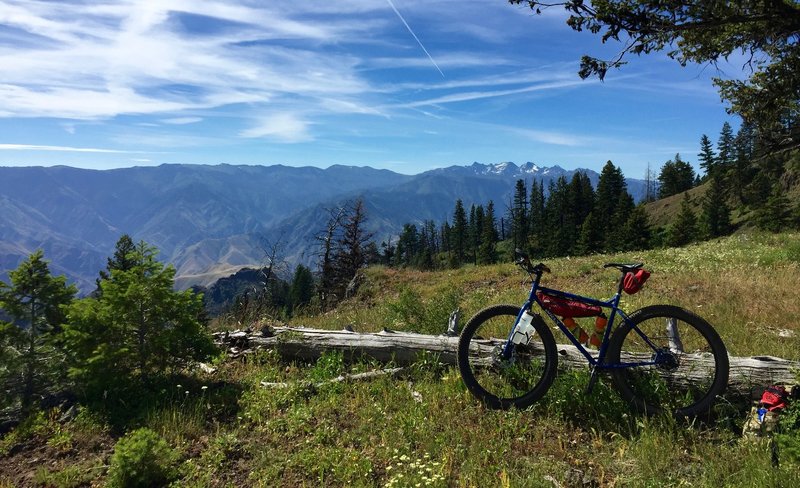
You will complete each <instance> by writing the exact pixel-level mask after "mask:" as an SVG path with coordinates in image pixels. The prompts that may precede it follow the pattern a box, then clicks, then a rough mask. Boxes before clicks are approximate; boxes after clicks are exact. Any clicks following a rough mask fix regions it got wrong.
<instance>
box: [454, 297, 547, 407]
mask: <svg viewBox="0 0 800 488" xmlns="http://www.w3.org/2000/svg"><path fill="white" fill-rule="evenodd" d="M518 312H519V307H515V306H514V305H495V306H492V307H489V308H485V309H483V310H481V311H480V312H478V313H477V314H475V315H474V316H473V317H472V318H471V319H470V320H469V322H467V324H466V325H465V326H464V330H463V331H462V332H461V337H460V338H459V341H458V369H459V371H460V372H461V377H462V378H463V379H464V384H465V385H466V387H467V389H469V391H470V392H472V394H473V395H475V396H476V397H477V398H479V399H480V400H481V401H482V402H483V403H484V404H485V405H487V406H488V407H490V408H497V409H507V408H509V407H516V408H525V407H528V406H530V405H531V404H532V403H534V402H536V401H537V400H539V399H540V398H542V396H544V394H545V393H546V392H547V389H548V388H550V385H551V384H552V383H553V378H554V377H555V375H556V366H557V364H558V353H557V351H556V342H555V340H554V339H553V333H552V332H550V329H549V328H548V327H547V325H546V324H545V323H544V321H543V320H542V318H541V317H539V316H535V317H534V321H533V325H534V328H535V329H536V334H534V336H533V338H532V339H531V341H530V342H529V343H528V344H527V345H517V346H515V347H514V350H513V352H512V355H511V358H509V359H508V360H503V359H500V357H499V352H500V350H501V348H502V347H503V344H504V343H505V341H506V339H507V337H508V333H509V332H510V331H511V327H513V326H514V321H515V320H516V318H517V313H518ZM470 352H471V353H472V354H470Z"/></svg>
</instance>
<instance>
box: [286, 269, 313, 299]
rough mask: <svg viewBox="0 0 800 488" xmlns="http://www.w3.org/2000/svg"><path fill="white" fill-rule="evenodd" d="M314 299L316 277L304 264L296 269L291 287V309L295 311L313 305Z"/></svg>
mask: <svg viewBox="0 0 800 488" xmlns="http://www.w3.org/2000/svg"><path fill="white" fill-rule="evenodd" d="M313 297H314V275H313V274H312V273H311V270H310V269H309V268H307V267H306V266H303V265H302V264H298V265H297V267H296V268H295V269H294V276H293V277H292V284H291V285H290V287H289V309H290V311H295V310H297V309H298V308H301V307H304V306H306V305H308V304H309V303H311V299H312V298H313Z"/></svg>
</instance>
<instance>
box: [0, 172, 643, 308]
mask: <svg viewBox="0 0 800 488" xmlns="http://www.w3.org/2000/svg"><path fill="white" fill-rule="evenodd" d="M577 171H584V172H586V173H587V175H588V176H589V178H590V180H591V181H592V183H593V184H594V185H596V184H597V180H598V178H599V175H598V173H597V172H595V171H592V170H577V169H576V170H566V169H563V168H561V167H559V166H550V167H546V166H539V165H537V164H534V163H532V162H527V163H524V164H522V165H516V164H514V163H513V162H501V163H495V164H482V163H477V162H476V163H473V164H471V165H468V166H450V167H447V168H439V169H434V170H430V171H426V172H424V173H421V174H418V175H413V176H408V175H402V174H398V173H394V172H392V171H389V170H378V169H374V168H370V167H355V166H344V165H336V166H331V167H329V168H326V169H320V168H315V167H300V168H296V167H289V166H282V165H273V166H238V165H228V164H220V165H215V166H205V165H175V164H173V165H162V166H157V167H134V168H125V169H115V170H104V171H98V170H86V169H77V168H71V167H68V166H54V167H23V168H16V167H0V279H3V280H5V279H6V273H7V272H8V271H9V270H11V269H14V268H16V267H17V266H18V264H19V262H20V261H21V260H22V259H23V258H24V257H25V256H27V255H28V254H29V253H31V252H33V251H34V250H36V249H38V248H41V249H43V250H44V252H45V256H46V258H47V259H49V260H50V261H51V268H52V270H53V271H54V272H55V273H58V274H62V273H63V274H66V275H67V276H68V277H69V278H70V280H72V281H73V282H75V283H76V284H77V285H78V286H79V288H80V289H81V291H82V292H84V293H86V292H89V291H91V290H92V289H93V288H94V280H95V277H96V276H97V273H98V271H99V270H100V269H102V268H103V267H104V266H105V260H106V257H107V256H109V255H111V254H112V253H113V249H114V244H115V243H116V240H117V239H118V238H119V236H120V235H122V234H123V233H127V234H130V235H131V236H132V237H133V238H134V239H136V240H139V239H143V240H145V241H147V242H149V243H150V244H152V245H155V246H157V247H158V248H159V250H160V251H161V255H160V257H161V259H162V260H164V261H166V262H170V263H173V264H174V265H175V267H176V270H177V284H178V286H180V287H182V288H185V287H188V286H191V285H193V284H203V285H207V284H210V283H213V282H214V281H215V280H216V279H218V278H219V277H222V276H227V275H229V274H231V272H232V271H235V270H237V269H240V268H242V267H247V266H250V267H258V266H260V264H261V262H262V261H263V256H264V253H263V243H264V240H265V239H266V240H271V241H275V240H277V239H279V238H280V239H282V240H283V241H284V242H285V243H286V250H287V252H286V254H287V259H288V261H289V262H290V264H295V263H299V262H303V263H306V264H311V263H312V262H313V254H314V253H313V250H314V246H315V242H316V241H315V240H314V238H313V237H314V235H315V234H316V233H317V232H319V231H320V230H321V229H322V227H323V226H324V223H325V220H326V219H327V212H326V211H325V209H326V208H331V207H333V206H335V205H337V204H341V203H342V202H344V201H346V200H349V199H353V198H357V197H363V198H364V200H365V203H366V209H367V212H368V219H369V220H368V226H369V227H370V230H371V231H373V232H375V235H376V239H378V240H380V239H385V238H387V237H388V236H390V235H392V234H396V233H398V232H399V230H400V229H401V228H402V225H403V224H404V223H407V222H415V223H418V222H422V221H423V220H426V219H433V220H436V221H437V222H440V221H442V220H444V219H449V218H450V217H451V215H450V214H451V213H452V209H453V206H454V203H455V200H456V199H458V198H460V199H461V200H462V201H463V202H464V204H465V205H471V204H484V203H486V202H488V201H489V200H493V201H494V202H495V203H496V205H498V208H504V204H505V202H507V201H508V200H509V199H510V197H511V193H512V191H513V188H514V185H515V183H516V180H517V179H519V178H523V179H525V180H526V182H527V184H528V185H530V183H531V181H532V180H533V178H536V179H537V180H538V179H541V181H542V182H543V183H544V184H545V185H548V184H549V183H550V182H551V181H555V179H557V178H558V177H560V176H564V177H566V178H568V179H569V178H571V177H572V175H573V174H574V173H575V172H577ZM628 187H629V191H630V192H631V194H633V196H634V198H636V199H637V200H638V199H640V198H641V196H642V194H643V189H644V183H643V182H641V181H639V180H633V179H628ZM545 188H546V186H545Z"/></svg>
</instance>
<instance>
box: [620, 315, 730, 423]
mask: <svg viewBox="0 0 800 488" xmlns="http://www.w3.org/2000/svg"><path fill="white" fill-rule="evenodd" d="M633 325H635V327H633ZM636 329H638V330H640V331H641V332H642V333H643V334H644V335H645V336H646V337H647V339H644V338H643V337H642V335H640V334H639V333H638V332H637V330H636ZM609 361H610V362H612V363H613V362H625V363H632V362H649V361H656V362H657V363H658V364H656V365H650V366H641V367H631V368H624V369H616V370H613V374H612V377H613V379H614V383H615V385H616V387H617V389H618V390H619V392H620V393H621V394H622V396H623V397H624V398H625V399H626V400H628V401H629V402H630V403H631V404H632V405H633V406H634V408H635V409H636V410H638V411H640V412H643V413H647V414H656V413H659V412H669V413H671V414H673V415H675V416H676V417H679V418H680V417H694V416H699V415H706V414H708V413H710V410H711V406H712V405H713V403H714V401H715V400H716V397H717V396H718V395H721V394H722V393H723V391H724V390H725V386H726V384H727V380H728V355H727V351H726V350H725V346H724V344H723V343H722V340H721V339H720V338H719V335H718V334H717V333H716V331H714V329H713V328H712V327H711V326H710V325H709V324H708V323H707V322H706V321H705V320H703V319H702V318H700V317H698V316H697V315H694V314H692V313H691V312H688V311H686V310H683V309H680V308H678V307H671V306H653V307H647V308H645V309H642V310H640V311H638V312H636V313H634V314H632V315H631V317H630V323H628V324H625V325H623V326H621V327H620V328H619V329H618V330H617V331H616V332H615V334H614V337H613V338H612V341H611V344H610V349H609Z"/></svg>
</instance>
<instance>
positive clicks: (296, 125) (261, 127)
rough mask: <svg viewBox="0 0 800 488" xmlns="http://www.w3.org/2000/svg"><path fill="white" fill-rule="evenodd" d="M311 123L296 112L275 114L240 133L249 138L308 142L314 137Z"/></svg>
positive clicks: (284, 141)
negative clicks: (310, 130) (310, 128)
mask: <svg viewBox="0 0 800 488" xmlns="http://www.w3.org/2000/svg"><path fill="white" fill-rule="evenodd" d="M309 127H310V124H309V123H308V122H307V121H305V120H303V119H302V118H301V117H299V116H298V115H296V114H292V113H283V114H275V115H272V116H270V117H266V118H264V119H261V120H260V121H259V122H258V123H257V124H256V125H254V126H253V127H251V128H249V129H247V130H244V131H242V132H241V133H240V135H241V136H242V137H247V138H266V139H270V140H274V141H277V142H283V143H296V142H306V141H310V140H312V139H313V137H312V136H311V134H310V132H309Z"/></svg>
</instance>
